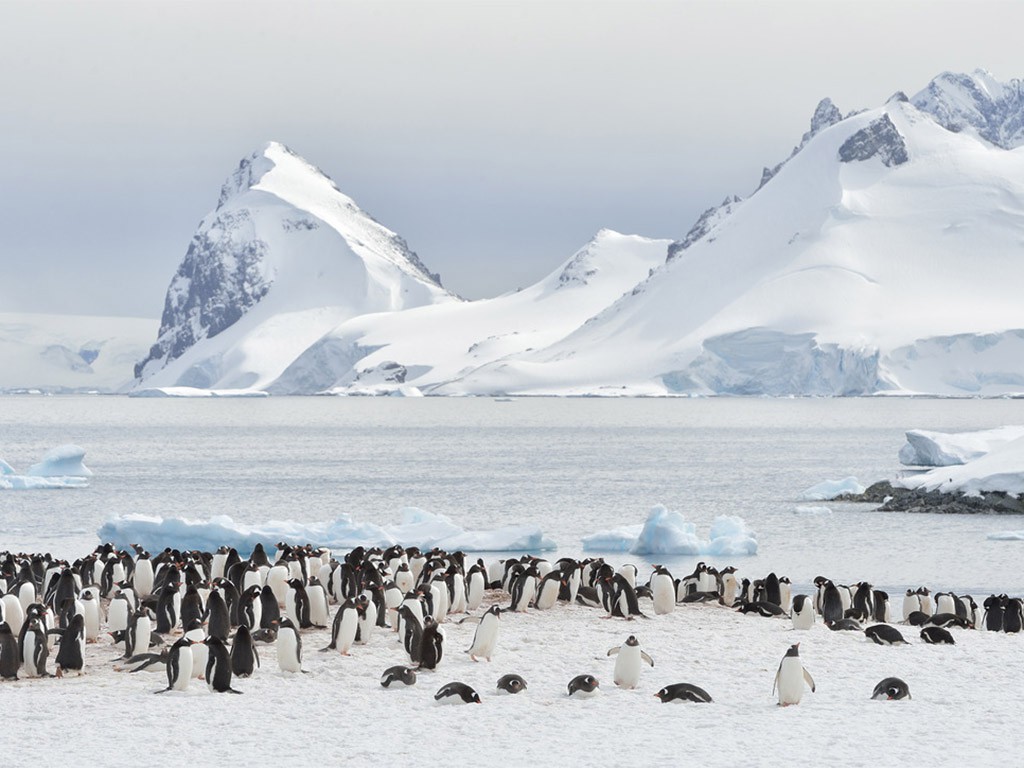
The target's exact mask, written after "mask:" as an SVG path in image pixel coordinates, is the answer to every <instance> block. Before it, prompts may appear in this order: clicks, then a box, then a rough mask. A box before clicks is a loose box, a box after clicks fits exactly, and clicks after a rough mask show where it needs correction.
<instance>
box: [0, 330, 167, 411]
mask: <svg viewBox="0 0 1024 768" xmlns="http://www.w3.org/2000/svg"><path fill="white" fill-rule="evenodd" d="M156 325H157V324H156V321H155V320H147V319H143V318H134V317H85V316H75V315H34V314H14V313H0V392H4V391H8V392H9V391H16V390H31V389H38V390H40V391H44V392H69V391H76V392H92V391H96V392H116V391H120V390H122V389H125V388H126V387H128V386H129V385H130V384H131V381H132V366H133V365H134V364H135V361H137V360H138V359H139V358H140V357H141V356H142V355H144V354H145V352H146V348H147V346H148V345H149V342H150V340H151V339H152V338H153V332H154V331H155V330H156Z"/></svg>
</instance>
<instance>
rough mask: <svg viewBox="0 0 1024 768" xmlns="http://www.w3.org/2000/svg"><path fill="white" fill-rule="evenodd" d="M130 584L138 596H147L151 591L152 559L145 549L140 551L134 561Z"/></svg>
mask: <svg viewBox="0 0 1024 768" xmlns="http://www.w3.org/2000/svg"><path fill="white" fill-rule="evenodd" d="M132 586H133V587H134V588H135V594H137V595H138V596H139V597H149V596H150V595H151V594H152V592H153V561H152V560H150V559H149V553H148V552H146V551H142V552H140V553H139V557H138V559H137V560H136V561H135V572H134V573H133V574H132Z"/></svg>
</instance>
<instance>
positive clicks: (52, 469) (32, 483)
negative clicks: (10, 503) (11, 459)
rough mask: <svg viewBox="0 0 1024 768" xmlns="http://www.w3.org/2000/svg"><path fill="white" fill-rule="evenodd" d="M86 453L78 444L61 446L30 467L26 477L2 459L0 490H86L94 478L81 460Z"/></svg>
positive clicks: (0, 465) (0, 463) (0, 460)
mask: <svg viewBox="0 0 1024 768" xmlns="http://www.w3.org/2000/svg"><path fill="white" fill-rule="evenodd" d="M84 458H85V450H84V449H82V448H79V447H78V446H77V445H71V444H67V445H59V446H57V447H56V448H53V449H51V450H49V451H47V452H46V455H45V456H43V459H42V461H40V462H38V463H36V464H33V465H32V466H31V467H29V469H28V471H27V472H26V473H25V474H24V475H19V474H18V473H17V471H16V470H15V469H14V467H12V466H11V465H10V464H8V463H7V462H6V461H4V460H3V459H0V490H5V491H33V490H52V489H57V488H85V487H87V486H88V485H89V481H88V480H86V478H87V477H91V476H92V470H91V469H89V468H88V467H87V466H85V464H83V463H82V460H83V459H84Z"/></svg>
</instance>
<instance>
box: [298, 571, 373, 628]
mask: <svg viewBox="0 0 1024 768" xmlns="http://www.w3.org/2000/svg"><path fill="white" fill-rule="evenodd" d="M306 597H307V598H308V599H309V621H310V624H312V626H314V627H326V626H327V625H328V623H329V622H330V615H331V614H330V609H329V608H328V607H327V597H328V596H327V590H326V589H324V587H323V585H322V584H321V583H320V582H319V581H315V580H314V581H313V583H311V584H309V586H307V587H306ZM375 618H376V617H375Z"/></svg>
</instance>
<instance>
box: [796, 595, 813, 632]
mask: <svg viewBox="0 0 1024 768" xmlns="http://www.w3.org/2000/svg"><path fill="white" fill-rule="evenodd" d="M791 615H792V617H793V629H810V628H811V627H813V626H814V605H813V604H812V603H811V599H810V598H809V597H808V596H807V595H795V596H794V597H793V611H792V614H791Z"/></svg>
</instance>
